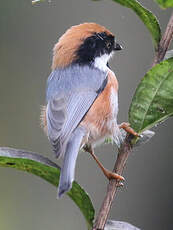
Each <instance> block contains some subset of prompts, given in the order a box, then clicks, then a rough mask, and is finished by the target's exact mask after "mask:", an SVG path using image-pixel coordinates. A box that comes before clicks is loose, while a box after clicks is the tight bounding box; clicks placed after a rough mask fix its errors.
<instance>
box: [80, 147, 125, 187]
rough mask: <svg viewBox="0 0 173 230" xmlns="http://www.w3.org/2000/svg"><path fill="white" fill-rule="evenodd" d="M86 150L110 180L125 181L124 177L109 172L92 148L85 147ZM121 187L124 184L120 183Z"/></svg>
mask: <svg viewBox="0 0 173 230" xmlns="http://www.w3.org/2000/svg"><path fill="white" fill-rule="evenodd" d="M84 150H85V151H87V152H88V153H90V154H91V156H92V157H93V158H94V160H95V161H96V163H97V164H98V166H99V167H100V168H101V170H102V172H103V173H104V175H105V176H106V177H107V178H108V179H109V180H111V179H115V180H118V181H124V180H125V179H124V177H122V176H120V175H119V174H117V173H114V172H111V171H109V170H107V169H106V168H105V167H104V166H103V165H102V163H101V162H100V161H99V159H98V158H97V156H96V155H95V154H94V150H93V149H92V147H91V146H85V147H84ZM119 185H120V186H122V185H123V184H122V183H119Z"/></svg>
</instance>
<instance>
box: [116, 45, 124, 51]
mask: <svg viewBox="0 0 173 230" xmlns="http://www.w3.org/2000/svg"><path fill="white" fill-rule="evenodd" d="M122 49H123V47H122V46H121V45H120V44H118V43H115V46H114V50H117V51H118V50H122Z"/></svg>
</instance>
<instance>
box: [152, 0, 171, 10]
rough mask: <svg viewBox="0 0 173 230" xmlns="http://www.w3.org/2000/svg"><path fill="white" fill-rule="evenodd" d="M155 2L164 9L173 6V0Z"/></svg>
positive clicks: (156, 0) (157, 0)
mask: <svg viewBox="0 0 173 230" xmlns="http://www.w3.org/2000/svg"><path fill="white" fill-rule="evenodd" d="M155 2H157V3H158V4H159V6H160V7H161V8H162V9H166V8H169V7H173V1H172V0H155Z"/></svg>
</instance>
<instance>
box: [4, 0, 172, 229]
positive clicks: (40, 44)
mask: <svg viewBox="0 0 173 230" xmlns="http://www.w3.org/2000/svg"><path fill="white" fill-rule="evenodd" d="M140 2H141V3H143V4H144V5H145V6H146V7H148V8H149V9H151V10H152V11H153V12H154V13H155V14H156V15H157V16H158V18H159V20H160V23H161V27H162V30H163V31H164V29H165V26H166V24H167V22H168V19H169V17H170V14H171V10H166V11H163V10H161V9H159V7H158V6H157V5H156V4H155V3H154V2H153V1H151V0H143V1H142V0H141V1H140ZM86 21H88V22H89V21H92V22H97V23H99V24H102V25H104V26H106V27H108V28H109V29H110V30H111V31H112V32H113V33H115V35H116V38H117V40H118V41H120V43H121V44H122V45H123V46H124V47H125V49H124V50H123V51H122V52H118V53H117V54H116V56H114V58H113V59H112V61H111V67H112V69H113V70H114V71H115V73H116V75H117V78H118V80H119V84H120V91H119V119H118V120H119V123H120V122H122V121H127V117H128V116H127V114H128V107H129V105H130V102H131V98H132V95H133V93H134V90H135V88H136V86H137V84H138V83H139V81H140V79H141V78H142V77H143V75H144V74H145V72H146V71H147V70H148V69H149V68H150V66H151V64H152V60H153V55H154V51H153V46H152V42H151V38H150V34H149V32H148V30H147V29H146V28H145V26H144V25H143V23H142V22H141V21H140V19H139V18H138V17H137V16H136V15H135V14H134V12H132V11H131V10H129V9H127V8H124V7H122V6H120V5H118V4H115V3H114V2H112V1H106V0H105V1H99V2H92V1H90V0H73V1H67V0H62V1H60V0H59V1H58V0H52V1H51V2H50V3H48V2H43V3H41V4H36V5H34V6H32V5H31V1H30V0H21V1H19V0H13V1H11V0H6V1H1V4H0V80H1V82H0V146H10V147H14V148H21V149H27V150H31V151H34V152H39V153H41V154H43V155H44V156H47V157H49V158H50V159H52V160H54V161H55V159H54V157H53V154H52V151H51V146H50V144H49V142H48V140H47V137H46V136H45V135H44V133H43V131H42V130H41V128H40V120H39V116H40V105H44V103H45V86H46V79H47V77H48V75H49V73H50V66H51V58H52V48H53V45H54V43H55V42H56V41H57V39H58V38H59V37H60V36H61V35H62V34H63V33H64V32H65V30H66V29H67V28H69V27H70V26H72V25H75V24H79V23H82V22H86ZM172 129H173V122H172V120H171V119H170V120H168V121H167V122H166V123H164V124H162V125H160V126H159V127H157V128H156V129H155V131H156V135H155V137H154V138H153V139H152V141H151V142H149V143H147V144H146V145H145V146H141V147H140V148H138V149H137V150H135V151H134V152H133V153H132V154H131V156H130V158H129V160H128V164H127V168H126V170H125V173H124V176H125V178H126V182H125V186H124V188H122V189H121V191H120V192H119V193H118V196H117V198H116V201H115V202H114V204H113V207H112V210H111V213H110V217H109V218H110V219H114V220H121V221H127V222H130V223H132V224H134V225H136V226H138V227H140V228H141V229H145V230H154V229H157V230H163V229H166V230H171V229H173V222H172V210H173V198H172V194H173V183H172V178H173V167H172V164H173V154H172V152H173V151H172V149H173V143H172ZM96 152H97V155H98V156H99V158H100V159H101V161H102V162H103V163H104V165H105V166H106V167H107V168H109V169H112V168H113V164H114V161H115V154H116V148H115V147H113V146H112V145H110V146H109V145H107V146H101V147H98V148H97V151H96ZM59 164H60V162H59ZM76 180H77V181H78V182H79V183H80V184H81V185H82V186H83V187H84V188H85V189H86V191H88V193H89V194H90V196H91V198H92V200H93V203H94V206H95V207H96V211H98V209H99V208H100V205H101V202H102V200H103V197H104V194H105V191H106V186H107V183H108V182H107V180H106V179H105V177H104V176H103V174H102V173H101V171H100V170H99V169H98V168H97V166H96V163H95V162H94V161H93V160H92V159H91V157H90V156H89V155H88V154H87V153H81V154H80V155H79V157H78V161H77V167H76ZM0 229H2V230H23V229H25V230H30V229H37V230H46V229H51V230H57V229H62V230H65V229H71V230H73V229H74V230H76V229H86V227H85V221H84V218H83V216H82V214H81V213H80V211H79V210H78V208H77V207H76V206H75V204H74V203H73V202H72V201H71V200H70V199H69V198H68V197H67V196H64V197H63V198H62V199H60V200H56V189H55V187H53V186H51V185H50V184H48V183H46V182H45V181H43V180H42V179H40V178H38V177H35V176H33V175H29V174H27V173H24V172H20V171H17V170H14V169H7V168H0Z"/></svg>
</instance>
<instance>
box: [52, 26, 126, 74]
mask: <svg viewBox="0 0 173 230" xmlns="http://www.w3.org/2000/svg"><path fill="white" fill-rule="evenodd" d="M121 49H122V47H121V46H120V45H119V44H118V43H116V41H115V36H114V35H113V34H112V33H111V32H110V31H109V30H107V29H106V28H105V27H104V26H101V25H98V24H96V23H83V24H79V25H76V26H72V27H71V28H70V29H68V30H67V31H66V32H65V33H64V34H63V35H62V37H60V39H59V41H58V43H57V44H55V46H54V50H53V51H54V55H53V63H52V69H56V68H64V67H67V66H69V65H71V64H75V63H78V64H79V65H93V66H95V67H97V68H99V69H101V70H103V71H104V70H106V68H107V64H108V61H109V59H110V57H111V56H112V54H113V52H114V51H116V50H121Z"/></svg>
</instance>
